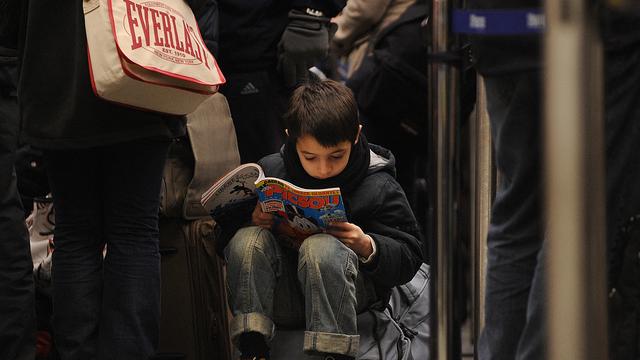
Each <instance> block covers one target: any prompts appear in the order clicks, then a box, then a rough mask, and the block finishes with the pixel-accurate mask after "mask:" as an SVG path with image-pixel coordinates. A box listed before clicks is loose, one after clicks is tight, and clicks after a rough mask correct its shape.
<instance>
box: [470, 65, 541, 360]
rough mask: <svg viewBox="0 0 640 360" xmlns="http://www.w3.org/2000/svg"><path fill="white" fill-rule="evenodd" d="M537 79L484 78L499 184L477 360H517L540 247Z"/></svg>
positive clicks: (531, 75) (526, 76) (520, 76)
mask: <svg viewBox="0 0 640 360" xmlns="http://www.w3.org/2000/svg"><path fill="white" fill-rule="evenodd" d="M539 76H540V74H539V73H538V72H531V73H525V74H515V75H510V76H502V77H487V78H486V79H485V84H486V88H487V101H488V111H489V117H490V121H491V131H492V136H493V142H494V146H495V153H496V166H497V168H498V171H499V175H500V181H499V187H498V189H497V193H496V198H495V200H494V203H493V208H492V213H491V224H490V227H489V236H488V239H487V246H488V263H487V278H486V281H487V282H486V294H485V326H484V329H483V331H482V333H481V335H480V339H479V342H478V352H479V358H480V359H482V360H489V359H500V360H502V359H514V358H516V352H517V349H518V343H519V342H520V339H521V335H522V332H523V329H524V328H525V324H526V322H527V312H528V311H530V310H528V303H529V301H530V290H531V286H532V281H533V280H534V273H535V271H536V267H537V266H538V253H539V251H540V248H541V246H542V231H541V223H542V222H541V209H540V197H541V194H540V184H541V177H540V156H541V154H540V121H541V120H540V116H541V113H540V97H541V91H540V79H539ZM532 296H533V295H532ZM540 308H541V307H540ZM537 331H540V332H542V331H544V329H542V328H539V329H537ZM523 341H526V339H523ZM539 345H540V346H544V344H542V343H541V344H539Z"/></svg>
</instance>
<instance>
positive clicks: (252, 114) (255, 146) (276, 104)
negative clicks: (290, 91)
mask: <svg viewBox="0 0 640 360" xmlns="http://www.w3.org/2000/svg"><path fill="white" fill-rule="evenodd" d="M226 76H227V84H228V86H225V87H224V88H223V89H222V93H223V94H224V95H225V96H226V97H227V101H228V102H229V110H230V111H231V117H232V118H233V123H234V125H235V129H236V135H237V138H238V150H239V151H240V159H241V161H242V163H247V162H256V161H258V160H260V159H261V158H262V157H263V156H266V155H269V154H272V153H275V152H278V151H279V150H280V147H281V146H282V143H283V141H284V137H285V134H284V126H283V122H282V116H283V114H284V111H285V109H286V103H287V101H288V95H287V91H286V90H284V89H283V88H281V86H280V82H281V81H280V80H279V77H277V74H270V73H269V72H267V71H259V72H251V73H235V74H234V73H231V74H226Z"/></svg>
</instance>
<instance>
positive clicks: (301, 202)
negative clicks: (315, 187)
mask: <svg viewBox="0 0 640 360" xmlns="http://www.w3.org/2000/svg"><path fill="white" fill-rule="evenodd" d="M298 206H300V207H301V208H306V207H309V197H308V196H301V197H299V198H298Z"/></svg>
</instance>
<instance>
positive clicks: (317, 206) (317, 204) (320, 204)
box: [309, 197, 325, 209]
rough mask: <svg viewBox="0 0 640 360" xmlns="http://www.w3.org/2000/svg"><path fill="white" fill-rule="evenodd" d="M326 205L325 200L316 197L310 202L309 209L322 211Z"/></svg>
mask: <svg viewBox="0 0 640 360" xmlns="http://www.w3.org/2000/svg"><path fill="white" fill-rule="evenodd" d="M324 204H325V199H324V198H320V197H314V198H312V199H311V200H310V201H309V207H310V208H312V209H320V208H321V207H323V206H324Z"/></svg>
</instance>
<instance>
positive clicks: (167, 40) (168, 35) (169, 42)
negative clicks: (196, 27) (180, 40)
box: [160, 12, 176, 49]
mask: <svg viewBox="0 0 640 360" xmlns="http://www.w3.org/2000/svg"><path fill="white" fill-rule="evenodd" d="M160 15H161V16H162V30H163V33H164V45H165V46H166V47H170V48H174V49H175V48H176V46H175V45H174V44H173V33H172V31H171V30H172V29H171V19H169V14H167V13H165V12H161V13H160Z"/></svg>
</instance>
